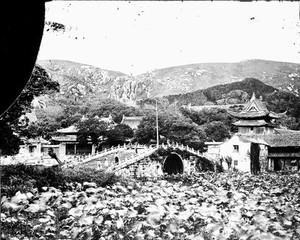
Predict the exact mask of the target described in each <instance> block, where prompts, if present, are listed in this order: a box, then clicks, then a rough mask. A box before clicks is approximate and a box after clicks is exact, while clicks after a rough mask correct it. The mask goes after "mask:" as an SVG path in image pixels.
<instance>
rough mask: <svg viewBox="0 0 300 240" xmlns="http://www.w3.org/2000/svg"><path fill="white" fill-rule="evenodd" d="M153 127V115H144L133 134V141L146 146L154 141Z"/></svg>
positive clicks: (154, 132) (154, 131)
mask: <svg viewBox="0 0 300 240" xmlns="http://www.w3.org/2000/svg"><path fill="white" fill-rule="evenodd" d="M155 126H156V123H155V115H154V114H148V115H146V116H145V117H144V118H143V119H142V121H141V122H140V125H139V126H138V128H137V130H136V132H135V134H134V138H135V141H137V142H139V143H141V144H148V143H150V141H151V140H154V139H156V129H155Z"/></svg>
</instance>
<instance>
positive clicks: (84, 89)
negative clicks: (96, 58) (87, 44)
mask: <svg viewBox="0 0 300 240" xmlns="http://www.w3.org/2000/svg"><path fill="white" fill-rule="evenodd" d="M37 64H39V65H41V66H42V67H43V68H45V69H46V71H47V72H48V73H49V74H50V76H51V77H52V79H53V80H54V81H58V82H59V83H60V86H61V91H60V94H61V95H72V96H74V97H83V96H85V97H88V95H94V96H95V95H96V96H97V97H98V98H112V99H118V100H125V101H129V100H133V101H134V100H135V99H136V98H137V97H141V98H143V97H146V93H145V91H147V87H146V86H145V83H144V82H141V81H137V80H136V79H134V78H133V77H132V76H129V75H127V74H124V73H121V72H117V71H110V70H105V69H100V68H97V67H94V66H90V65H86V64H81V63H76V62H71V61H63V60H44V61H37Z"/></svg>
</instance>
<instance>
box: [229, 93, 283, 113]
mask: <svg viewBox="0 0 300 240" xmlns="http://www.w3.org/2000/svg"><path fill="white" fill-rule="evenodd" d="M228 113H229V114H231V115H232V116H234V117H237V118H245V119H253V118H261V117H269V118H281V117H282V115H283V114H278V113H274V112H271V111H269V110H268V109H267V107H266V106H265V104H264V103H263V102H262V101H261V100H259V99H256V98H255V94H254V93H253V96H252V98H251V99H250V101H249V102H248V103H246V105H245V107H244V109H243V110H242V111H241V112H238V113H237V112H231V111H228Z"/></svg>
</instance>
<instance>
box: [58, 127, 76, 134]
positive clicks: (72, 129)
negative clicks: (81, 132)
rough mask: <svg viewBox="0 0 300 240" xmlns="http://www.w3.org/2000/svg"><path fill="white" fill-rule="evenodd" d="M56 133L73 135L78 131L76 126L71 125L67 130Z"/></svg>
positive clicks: (62, 129)
mask: <svg viewBox="0 0 300 240" xmlns="http://www.w3.org/2000/svg"><path fill="white" fill-rule="evenodd" d="M57 132H59V133H64V134H75V133H77V132H78V129H77V128H76V126H74V125H71V126H69V127H67V128H61V129H58V130H57Z"/></svg>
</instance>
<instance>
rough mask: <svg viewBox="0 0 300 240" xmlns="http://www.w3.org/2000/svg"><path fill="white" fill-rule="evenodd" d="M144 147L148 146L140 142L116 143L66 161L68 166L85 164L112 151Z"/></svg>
mask: <svg viewBox="0 0 300 240" xmlns="http://www.w3.org/2000/svg"><path fill="white" fill-rule="evenodd" d="M136 148H137V149H146V148H148V147H147V146H146V145H142V144H135V145H133V144H124V145H118V146H115V147H114V146H112V147H111V148H106V149H104V150H103V151H101V152H96V153H95V154H89V155H87V156H86V157H82V158H78V159H75V160H74V159H73V160H69V161H67V162H68V166H72V165H73V166H75V165H78V164H85V163H88V162H90V161H93V160H96V159H98V158H102V157H105V156H107V155H111V154H114V153H117V152H119V151H125V150H127V149H136Z"/></svg>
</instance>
